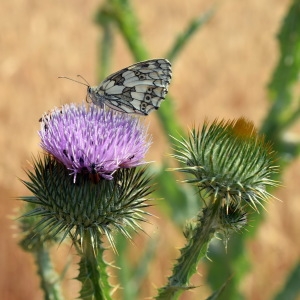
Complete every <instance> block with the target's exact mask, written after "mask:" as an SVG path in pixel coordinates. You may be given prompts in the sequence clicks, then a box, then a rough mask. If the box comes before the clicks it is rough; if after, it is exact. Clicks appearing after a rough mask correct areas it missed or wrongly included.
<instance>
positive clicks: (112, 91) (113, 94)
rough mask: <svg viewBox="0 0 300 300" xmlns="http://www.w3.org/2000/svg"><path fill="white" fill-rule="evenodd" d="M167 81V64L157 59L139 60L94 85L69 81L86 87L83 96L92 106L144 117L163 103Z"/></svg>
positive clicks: (170, 73) (168, 71) (168, 76)
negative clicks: (87, 98)
mask: <svg viewBox="0 0 300 300" xmlns="http://www.w3.org/2000/svg"><path fill="white" fill-rule="evenodd" d="M80 77H81V76H80ZM60 78H67V79H70V80H73V79H71V78H68V77H60ZM81 78H83V77H81ZM171 78H172V70H171V63H170V62H169V61H168V60H166V59H164V58H159V59H151V60H146V61H141V62H138V63H136V64H134V65H132V66H129V67H127V68H124V69H122V70H120V71H118V72H116V73H113V74H111V75H110V76H108V77H107V78H105V79H104V80H103V81H102V82H101V83H100V84H99V85H98V86H93V87H92V86H90V85H89V84H88V82H86V83H83V82H80V81H77V80H73V81H76V82H78V83H81V84H84V85H86V86H87V96H88V97H89V98H90V99H91V100H92V102H93V103H94V104H95V105H98V106H100V107H103V106H104V105H107V106H108V107H110V108H112V109H115V110H117V111H120V112H125V113H136V114H140V115H148V114H149V113H150V112H151V111H152V110H153V109H158V108H159V106H160V103H161V102H162V101H163V100H164V98H165V96H166V94H167V93H168V86H169V83H170V81H171ZM83 79H84V78H83Z"/></svg>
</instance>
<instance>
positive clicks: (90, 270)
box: [80, 230, 105, 300]
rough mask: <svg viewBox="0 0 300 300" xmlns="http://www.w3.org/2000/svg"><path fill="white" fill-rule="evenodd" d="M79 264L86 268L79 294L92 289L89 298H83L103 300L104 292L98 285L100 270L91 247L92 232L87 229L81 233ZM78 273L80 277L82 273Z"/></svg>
mask: <svg viewBox="0 0 300 300" xmlns="http://www.w3.org/2000/svg"><path fill="white" fill-rule="evenodd" d="M80 264H81V268H82V266H84V267H85V270H86V278H85V279H84V278H82V284H83V287H82V290H81V295H83V294H85V293H87V292H88V290H90V291H92V295H90V298H85V299H94V300H105V297H104V293H103V291H102V288H101V285H100V272H99V266H98V261H97V256H96V254H95V249H94V247H93V239H92V234H91V233H90V231H89V230H85V231H84V233H83V242H82V260H81V263H80ZM81 271H82V269H81ZM80 275H81V276H80V277H82V275H83V274H82V273H81V274H80ZM87 286H88V287H87ZM85 288H86V291H85Z"/></svg>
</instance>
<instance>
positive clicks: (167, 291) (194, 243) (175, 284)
mask: <svg viewBox="0 0 300 300" xmlns="http://www.w3.org/2000/svg"><path fill="white" fill-rule="evenodd" d="M220 207H221V199H216V200H215V201H213V202H212V203H211V204H210V205H209V206H208V207H206V208H205V209H204V210H203V216H202V217H201V219H200V220H199V223H198V225H197V227H196V228H195V229H194V232H193V234H192V237H191V238H190V239H189V240H188V244H187V245H186V246H185V247H184V248H183V249H181V251H180V252H181V256H180V257H179V259H178V260H177V264H176V265H175V266H174V268H173V274H172V275H171V276H170V277H169V278H168V283H167V285H166V286H165V287H163V288H162V289H160V292H159V295H158V296H157V297H156V299H160V300H162V299H177V298H178V296H179V295H180V294H181V293H182V292H183V291H184V290H186V289H189V288H190V287H189V279H190V278H191V276H192V275H193V274H194V273H195V272H196V271H197V265H198V262H199V260H200V259H201V258H203V257H205V256H206V253H207V248H208V245H209V242H210V240H211V239H212V238H213V236H214V234H215V233H216V232H217V230H218V225H217V224H218V222H217V218H218V217H219V216H218V214H219V209H220Z"/></svg>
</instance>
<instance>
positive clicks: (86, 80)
mask: <svg viewBox="0 0 300 300" xmlns="http://www.w3.org/2000/svg"><path fill="white" fill-rule="evenodd" d="M77 77H79V78H81V79H82V80H83V81H84V82H85V83H86V85H87V86H90V84H89V83H88V81H87V80H86V79H85V78H84V77H83V76H81V75H77Z"/></svg>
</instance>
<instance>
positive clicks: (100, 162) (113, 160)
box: [21, 104, 152, 249]
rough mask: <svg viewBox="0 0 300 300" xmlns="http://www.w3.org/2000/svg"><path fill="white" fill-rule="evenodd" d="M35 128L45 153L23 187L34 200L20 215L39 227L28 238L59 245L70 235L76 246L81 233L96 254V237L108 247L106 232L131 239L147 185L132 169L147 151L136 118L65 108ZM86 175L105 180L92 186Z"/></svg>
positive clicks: (141, 214)
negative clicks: (104, 239)
mask: <svg viewBox="0 0 300 300" xmlns="http://www.w3.org/2000/svg"><path fill="white" fill-rule="evenodd" d="M41 123H42V128H41V130H40V131H39V135H40V137H41V145H42V147H43V148H44V149H45V150H46V152H47V153H46V154H45V156H44V157H42V158H38V159H35V160H34V162H33V170H30V171H27V174H28V177H29V180H28V181H23V183H24V184H25V185H26V186H27V188H28V189H29V190H30V191H31V192H32V193H33V196H29V197H21V199H22V200H25V201H27V202H28V203H31V204H32V205H33V206H32V207H33V209H32V210H31V211H29V212H26V213H25V214H24V216H27V217H32V218H34V219H35V220H38V221H37V222H36V224H35V226H33V228H32V230H33V232H36V233H37V234H38V235H39V236H41V237H43V236H44V237H47V238H49V237H50V238H55V237H56V238H61V240H63V239H64V238H65V237H66V236H70V237H71V238H72V240H73V242H74V243H79V245H81V246H82V239H83V235H84V233H86V232H88V233H89V235H90V236H91V238H92V244H93V245H92V246H93V247H94V249H97V248H98V246H99V244H100V243H101V236H102V235H106V236H107V238H108V240H109V242H110V243H111V245H112V246H114V243H113V236H112V231H113V230H118V231H120V232H121V233H123V234H124V235H125V236H126V237H130V234H129V231H128V230H127V228H128V227H131V228H132V229H133V230H137V229H141V227H140V225H139V222H138V221H146V219H145V215H146V214H147V212H145V211H144V208H145V207H147V206H149V205H148V204H147V203H146V200H147V196H148V195H149V194H150V193H151V191H152V186H151V184H150V178H149V176H148V175H147V174H146V172H145V168H141V169H138V168H136V166H138V165H140V164H142V163H143V159H144V156H145V154H146V151H147V150H148V148H149V142H147V140H146V139H147V134H146V130H145V128H144V127H143V126H142V125H141V124H140V123H139V121H138V119H136V118H135V117H132V116H129V115H126V114H121V113H118V112H114V111H110V110H104V109H101V108H98V107H96V106H91V107H90V108H87V107H86V106H84V105H79V106H75V105H73V104H72V105H65V106H64V107H63V108H61V109H54V110H53V111H52V112H51V113H50V114H47V115H45V116H43V118H42V121H41ZM70 170H71V173H72V174H74V179H73V178H72V177H71V176H70ZM87 175H88V176H87ZM91 175H92V176H98V177H102V178H104V179H109V180H97V182H96V183H97V184H94V183H95V182H94V180H93V181H91V180H90V177H91Z"/></svg>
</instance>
